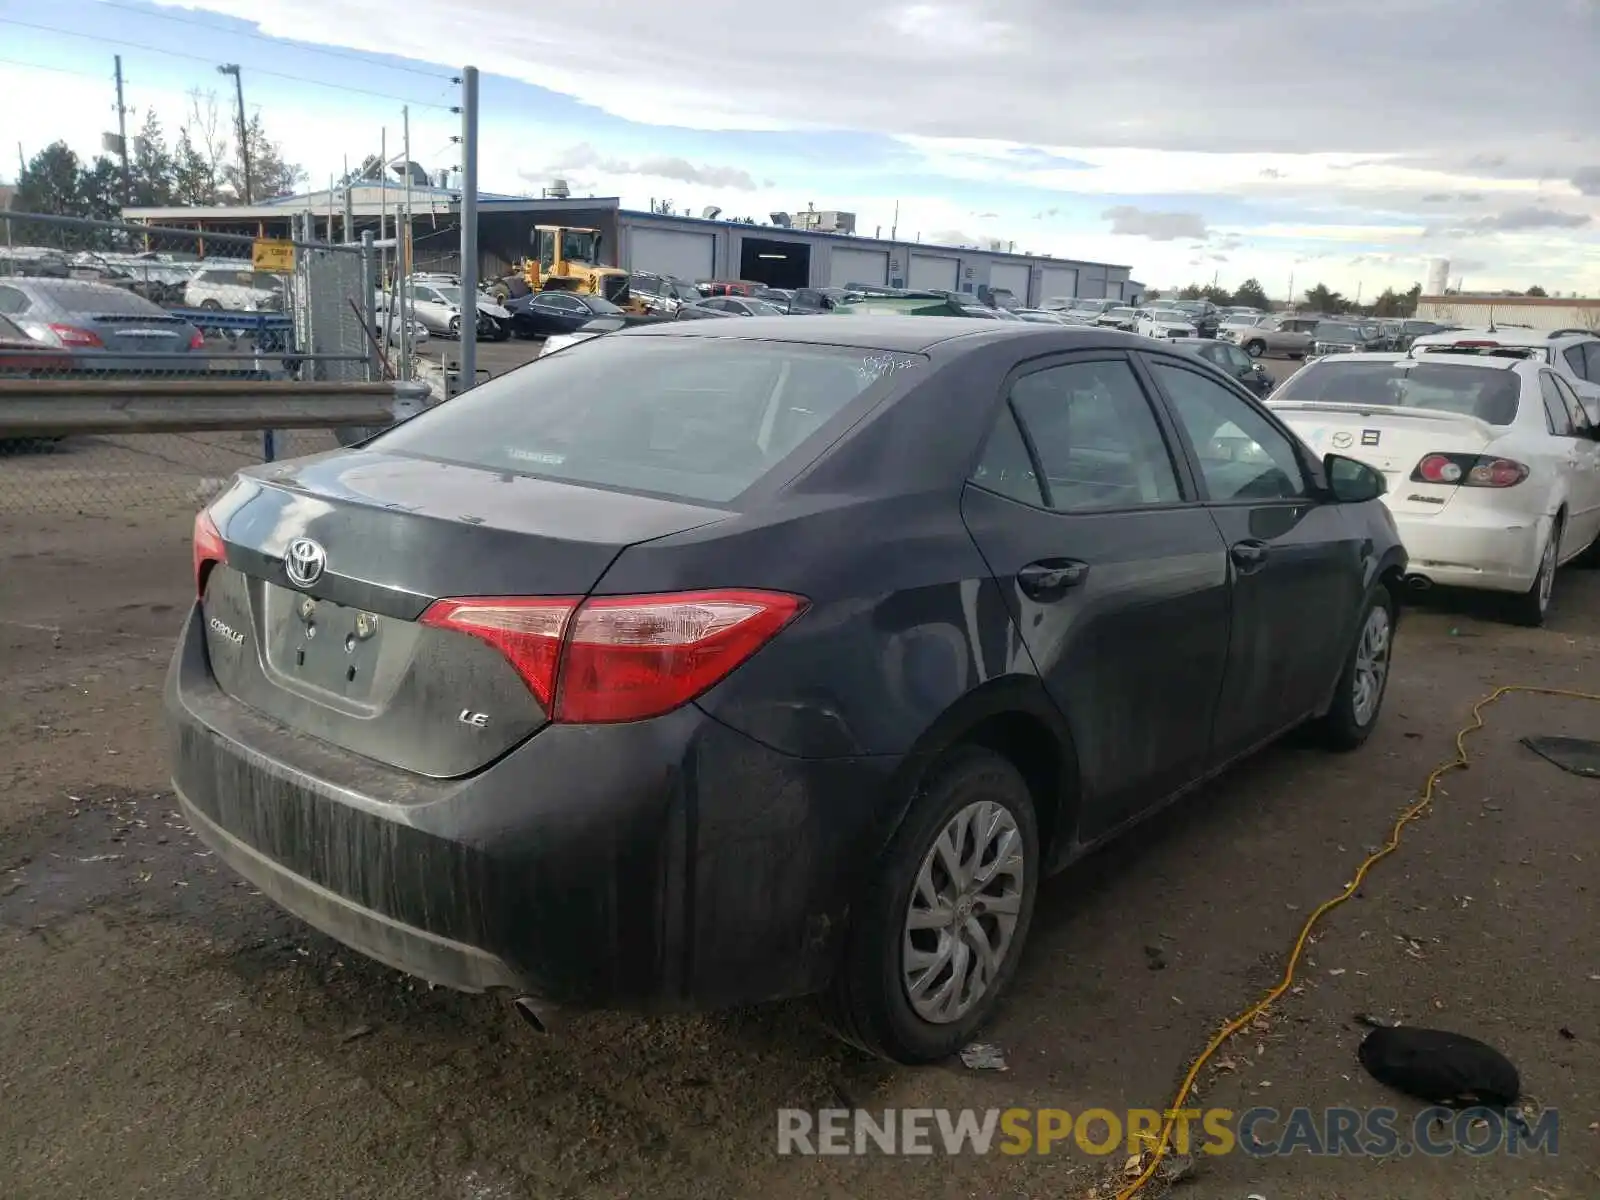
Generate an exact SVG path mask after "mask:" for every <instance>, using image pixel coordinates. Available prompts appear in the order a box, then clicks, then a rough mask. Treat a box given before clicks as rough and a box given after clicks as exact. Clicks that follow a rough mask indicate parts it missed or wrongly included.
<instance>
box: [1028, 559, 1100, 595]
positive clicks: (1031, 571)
mask: <svg viewBox="0 0 1600 1200" xmlns="http://www.w3.org/2000/svg"><path fill="white" fill-rule="evenodd" d="M1088 574H1089V564H1088V563H1086V562H1079V561H1078V560H1077V559H1075V558H1046V559H1041V560H1040V561H1038V562H1031V563H1029V564H1028V565H1027V566H1025V567H1023V568H1022V569H1021V570H1020V571H1018V572H1017V586H1018V587H1019V588H1021V589H1022V593H1023V595H1025V596H1027V597H1028V598H1029V599H1030V600H1037V601H1039V602H1040V603H1041V604H1048V603H1050V602H1051V601H1052V600H1059V599H1061V597H1062V596H1064V595H1066V594H1067V592H1069V591H1071V590H1072V589H1073V588H1075V587H1077V586H1078V585H1079V584H1080V583H1082V582H1083V581H1084V579H1085V578H1086V577H1087V576H1088Z"/></svg>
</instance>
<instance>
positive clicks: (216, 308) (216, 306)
mask: <svg viewBox="0 0 1600 1200" xmlns="http://www.w3.org/2000/svg"><path fill="white" fill-rule="evenodd" d="M200 307H201V308H203V309H205V310H206V311H207V312H221V311H222V305H221V304H220V303H219V302H218V301H216V300H202V301H200Z"/></svg>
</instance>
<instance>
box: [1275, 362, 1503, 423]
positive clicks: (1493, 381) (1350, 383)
mask: <svg viewBox="0 0 1600 1200" xmlns="http://www.w3.org/2000/svg"><path fill="white" fill-rule="evenodd" d="M1520 391H1521V384H1520V381H1519V380H1518V377H1517V376H1516V375H1515V374H1514V373H1513V372H1511V371H1501V370H1495V369H1492V368H1487V367H1469V366H1463V365H1462V364H1460V363H1451V362H1440V361H1438V360H1437V359H1428V360H1426V361H1421V360H1418V359H1414V358H1411V359H1400V360H1399V361H1398V362H1340V361H1339V360H1338V359H1337V358H1333V359H1324V360H1323V361H1321V362H1317V363H1313V364H1312V365H1311V366H1309V367H1307V368H1306V369H1305V370H1303V371H1300V372H1299V373H1297V374H1296V375H1295V376H1294V377H1293V378H1292V379H1290V380H1288V381H1287V382H1285V383H1284V384H1283V385H1282V386H1281V387H1279V388H1278V390H1277V391H1276V392H1274V393H1273V396H1272V398H1273V399H1274V400H1299V401H1302V402H1306V403H1322V404H1362V405H1380V404H1381V405H1393V406H1395V407H1396V408H1431V409H1434V410H1437V411H1441V412H1453V413H1464V414H1465V415H1467V416H1471V417H1477V418H1478V419H1479V420H1480V421H1487V422H1489V424H1491V425H1509V424H1511V423H1512V422H1513V421H1515V420H1516V419H1517V397H1518V394H1519V393H1520Z"/></svg>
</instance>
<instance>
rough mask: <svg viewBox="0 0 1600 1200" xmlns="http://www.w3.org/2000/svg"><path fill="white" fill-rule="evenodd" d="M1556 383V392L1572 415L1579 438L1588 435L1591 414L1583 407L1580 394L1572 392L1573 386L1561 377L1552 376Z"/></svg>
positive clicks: (1573, 424)
mask: <svg viewBox="0 0 1600 1200" xmlns="http://www.w3.org/2000/svg"><path fill="white" fill-rule="evenodd" d="M1551 379H1552V380H1553V381H1554V382H1555V385H1556V392H1557V393H1558V394H1559V395H1560V396H1561V399H1562V401H1563V402H1564V403H1565V404H1566V406H1567V412H1569V413H1571V414H1572V427H1573V429H1575V430H1576V431H1577V432H1578V436H1579V437H1583V436H1585V435H1586V433H1587V431H1588V429H1589V426H1590V421H1589V414H1588V412H1587V411H1586V410H1585V409H1584V407H1583V401H1581V400H1579V399H1578V393H1577V392H1575V391H1573V390H1572V385H1571V384H1569V383H1568V382H1567V381H1566V380H1565V379H1563V378H1561V376H1559V375H1553V376H1551Z"/></svg>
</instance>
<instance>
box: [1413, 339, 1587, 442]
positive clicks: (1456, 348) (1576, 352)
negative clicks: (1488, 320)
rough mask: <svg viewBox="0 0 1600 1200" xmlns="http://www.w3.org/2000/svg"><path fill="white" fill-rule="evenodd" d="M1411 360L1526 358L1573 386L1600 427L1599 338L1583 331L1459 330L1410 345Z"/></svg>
mask: <svg viewBox="0 0 1600 1200" xmlns="http://www.w3.org/2000/svg"><path fill="white" fill-rule="evenodd" d="M1409 353H1410V355H1411V357H1412V358H1422V357H1423V356H1425V355H1426V356H1429V357H1431V356H1433V355H1435V354H1480V355H1484V356H1486V357H1489V358H1525V359H1530V360H1532V361H1533V362H1537V363H1543V364H1545V365H1546V366H1548V367H1551V368H1553V369H1554V370H1555V372H1556V373H1557V374H1559V375H1560V376H1561V377H1562V378H1564V379H1565V380H1566V381H1567V382H1568V383H1570V384H1571V385H1572V390H1573V391H1575V392H1577V393H1578V398H1579V399H1580V400H1582V401H1583V407H1584V409H1585V410H1586V411H1587V412H1588V414H1589V421H1590V423H1591V424H1594V425H1600V335H1596V334H1593V333H1590V332H1588V331H1587V330H1582V329H1557V330H1556V331H1555V332H1553V333H1545V332H1544V331H1543V330H1539V329H1456V330H1452V331H1451V332H1449V333H1429V334H1425V335H1423V336H1422V337H1419V338H1418V339H1417V340H1416V341H1414V342H1412V343H1411V349H1410V351H1409Z"/></svg>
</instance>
